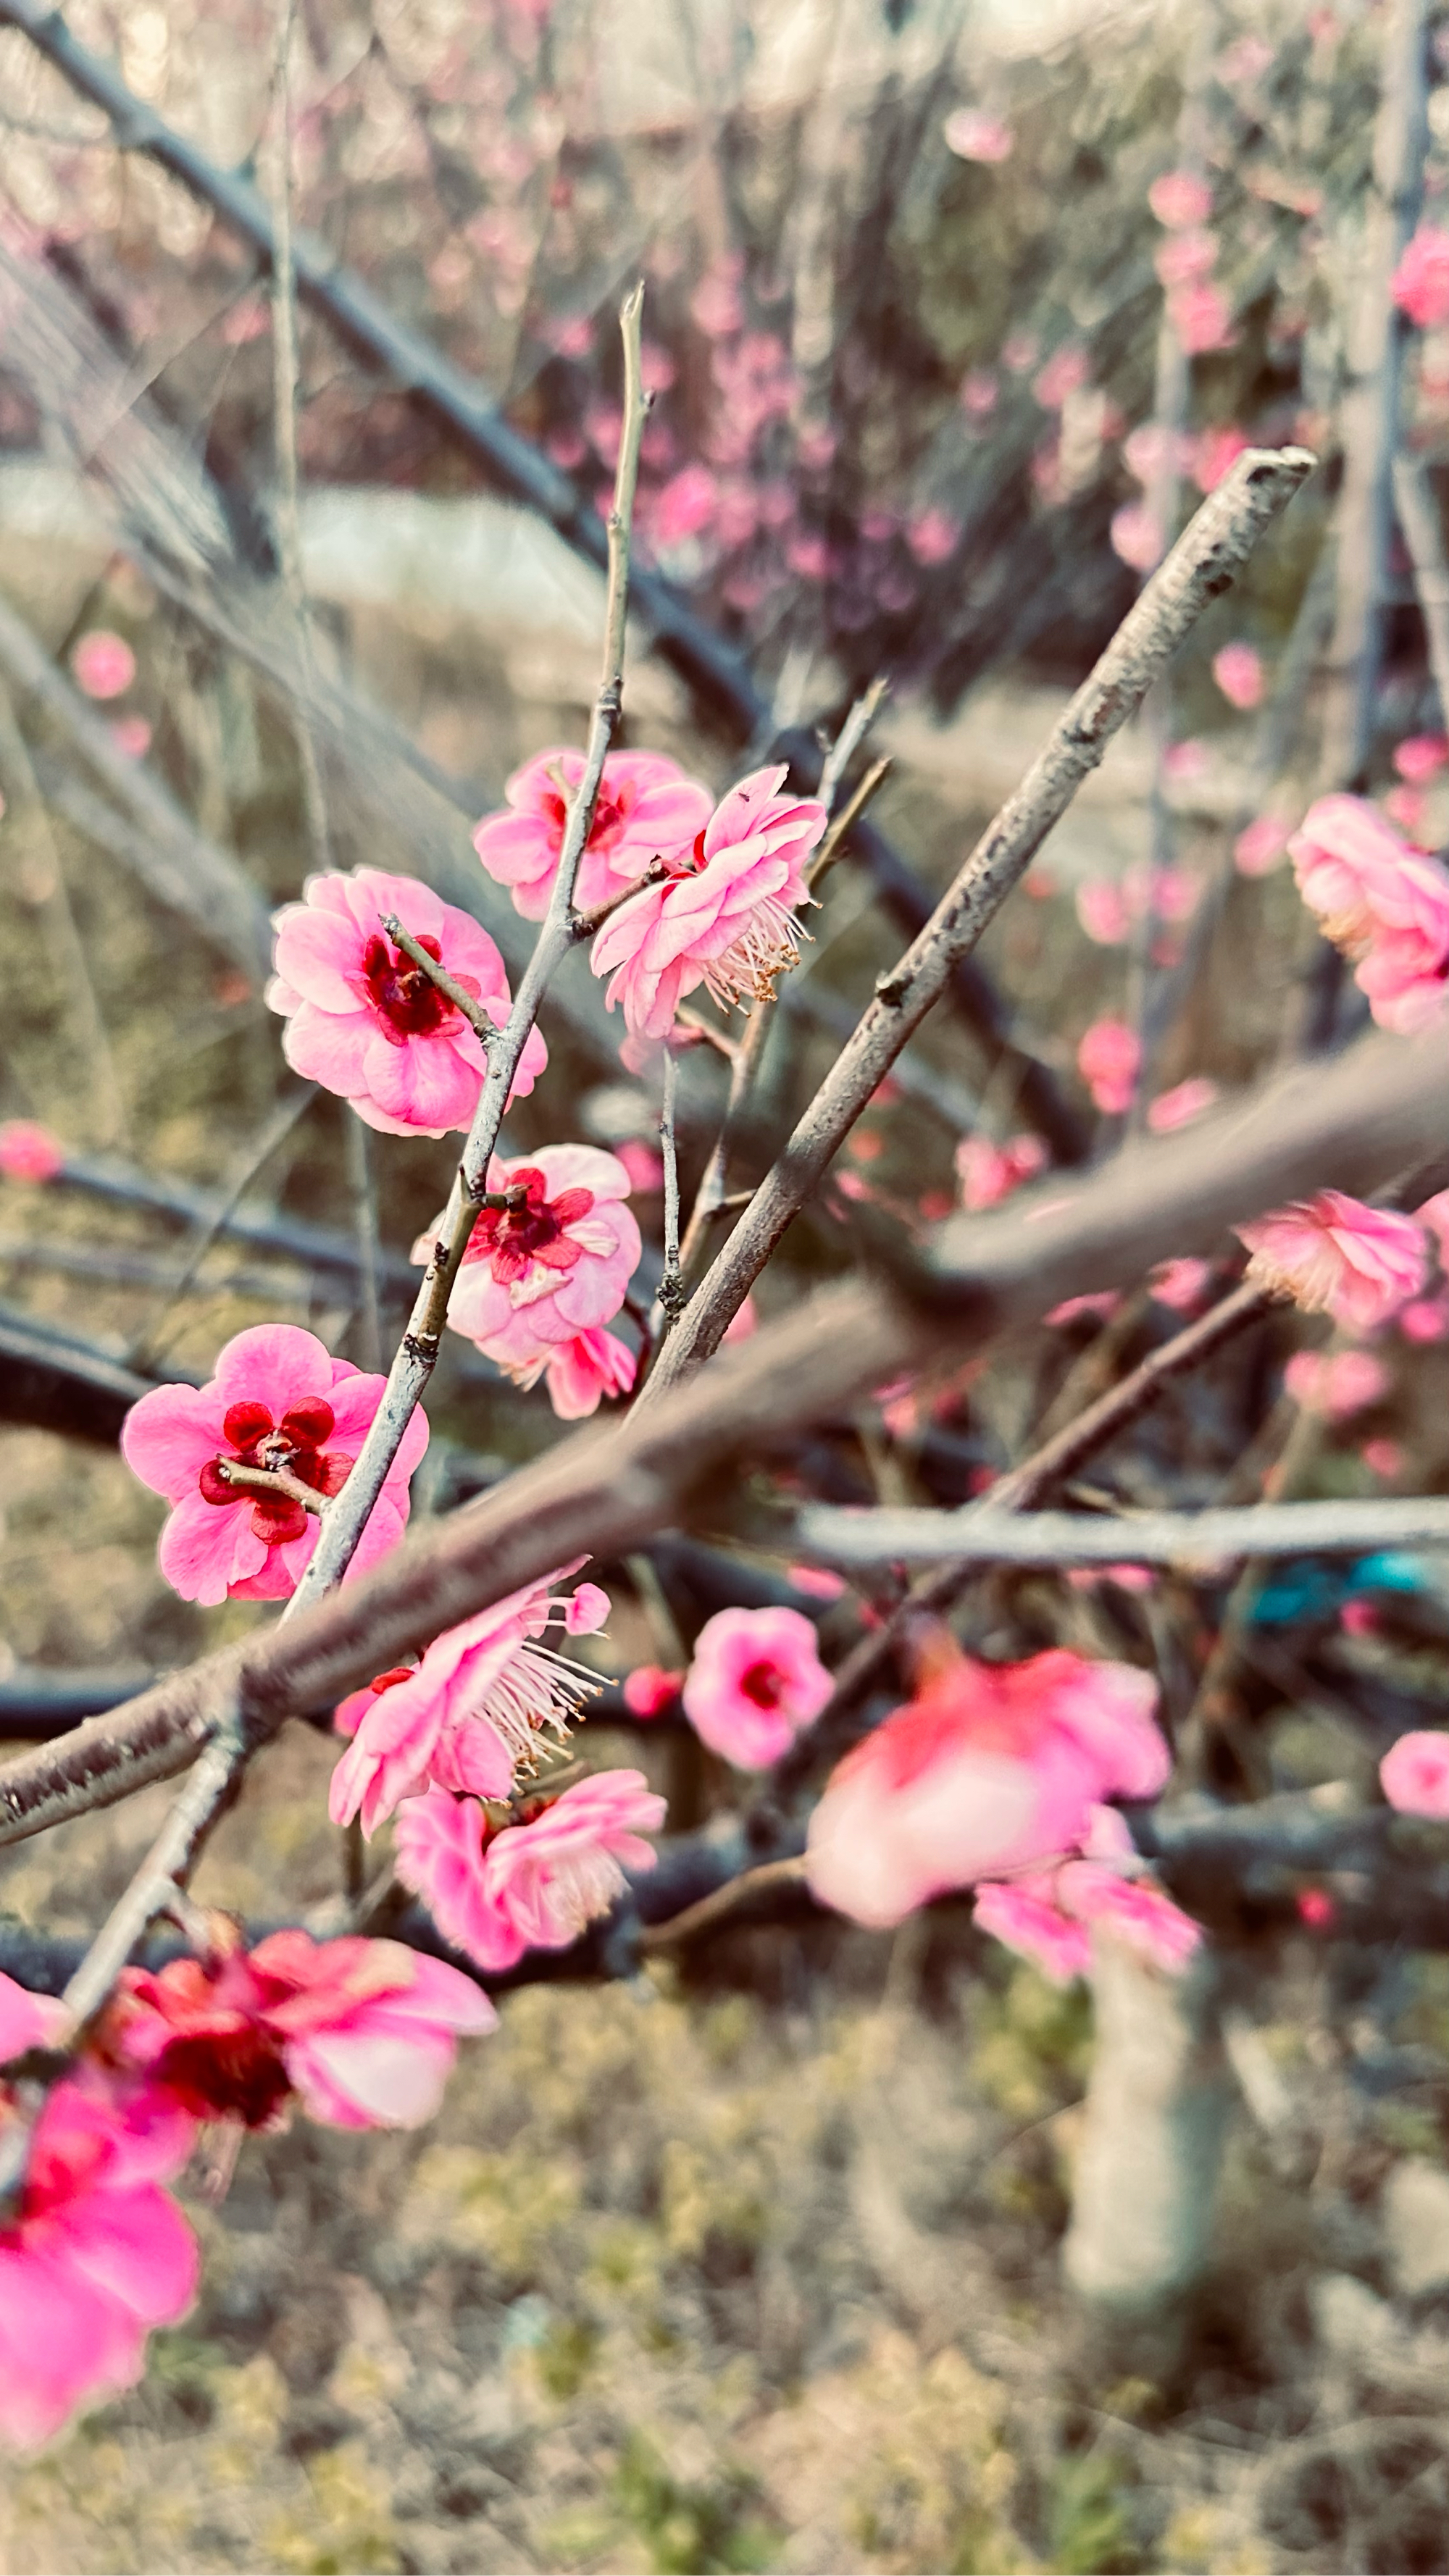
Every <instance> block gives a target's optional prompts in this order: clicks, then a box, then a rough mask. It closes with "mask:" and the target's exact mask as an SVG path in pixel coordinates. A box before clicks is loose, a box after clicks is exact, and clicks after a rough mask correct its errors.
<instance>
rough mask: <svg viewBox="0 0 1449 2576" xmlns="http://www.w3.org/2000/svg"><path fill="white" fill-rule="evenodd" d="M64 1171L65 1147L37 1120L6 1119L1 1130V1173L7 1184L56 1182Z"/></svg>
mask: <svg viewBox="0 0 1449 2576" xmlns="http://www.w3.org/2000/svg"><path fill="white" fill-rule="evenodd" d="M64 1169H65V1147H64V1146H63V1145H62V1144H61V1143H60V1142H59V1141H58V1139H57V1138H56V1137H54V1136H52V1134H51V1132H50V1129H49V1128H48V1127H42V1126H41V1124H40V1121H39V1120H38V1119H37V1118H7V1119H6V1121H5V1124H4V1125H3V1127H0V1172H3V1173H4V1175H5V1178H6V1179H7V1181H53V1180H54V1179H55V1176H56V1174H57V1172H61V1171H63V1170H64Z"/></svg>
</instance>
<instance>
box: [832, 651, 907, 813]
mask: <svg viewBox="0 0 1449 2576" xmlns="http://www.w3.org/2000/svg"><path fill="white" fill-rule="evenodd" d="M890 687H891V684H890V682H889V680H888V679H886V677H885V676H884V674H882V675H881V676H880V677H879V678H877V679H874V680H872V682H871V684H870V687H869V688H868V689H867V690H866V691H865V692H864V695H863V696H861V697H858V698H857V699H856V701H855V704H854V706H853V707H852V708H851V710H850V713H849V715H848V716H847V717H846V719H845V722H844V724H843V725H842V726H841V728H840V731H839V733H838V734H837V735H836V737H835V740H834V742H833V743H832V744H831V746H830V749H829V750H828V751H827V753H826V755H825V766H824V768H823V769H822V770H821V772H820V785H819V787H818V788H817V789H816V791H815V792H816V794H817V795H818V797H819V799H820V802H821V804H822V805H823V806H824V808H825V811H826V813H827V814H833V813H834V811H835V799H836V796H837V794H838V793H839V790H840V785H841V782H842V780H843V779H844V776H845V773H846V771H847V769H848V768H849V767H850V764H851V762H852V761H853V760H854V758H855V755H856V753H857V752H858V751H859V749H860V746H861V744H862V743H863V742H864V740H865V737H866V735H867V734H868V733H869V731H870V729H871V726H872V725H873V724H874V722H875V720H876V717H877V716H878V715H879V714H880V711H881V708H882V707H883V706H884V704H885V702H886V699H887V698H888V697H889V696H890Z"/></svg>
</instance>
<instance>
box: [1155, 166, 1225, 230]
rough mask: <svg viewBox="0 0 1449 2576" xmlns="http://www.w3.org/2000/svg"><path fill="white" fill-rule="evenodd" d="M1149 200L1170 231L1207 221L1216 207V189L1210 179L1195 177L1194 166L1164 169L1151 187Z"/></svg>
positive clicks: (1162, 222) (1159, 218)
mask: <svg viewBox="0 0 1449 2576" xmlns="http://www.w3.org/2000/svg"><path fill="white" fill-rule="evenodd" d="M1147 202H1148V204H1149V206H1150V207H1151V208H1152V211H1153V213H1154V215H1155V216H1156V217H1157V220H1158V222H1159V223H1160V224H1165V225H1166V226H1167V228H1168V230H1169V231H1170V232H1185V231H1187V230H1188V229H1189V228H1190V227H1191V226H1194V225H1197V224H1205V223H1206V222H1207V219H1208V217H1209V215H1210V214H1211V213H1212V210H1213V192H1212V190H1211V188H1210V187H1209V186H1208V183H1207V181H1206V179H1199V178H1197V177H1195V175H1194V174H1193V172H1192V171H1191V170H1164V172H1163V174H1162V177H1161V178H1160V179H1154V180H1153V182H1152V185H1151V187H1150V188H1149V189H1148V191H1147Z"/></svg>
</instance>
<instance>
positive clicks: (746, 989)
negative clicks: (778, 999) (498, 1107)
mask: <svg viewBox="0 0 1449 2576" xmlns="http://www.w3.org/2000/svg"><path fill="white" fill-rule="evenodd" d="M786 775H787V771H786V767H785V765H784V764H783V763H781V764H780V765H779V766H778V767H775V768H769V769H757V770H754V771H752V772H751V774H750V776H749V777H748V778H745V779H742V780H741V781H740V784H739V785H738V786H737V787H732V788H731V789H730V791H729V793H728V795H727V796H725V797H723V798H722V799H721V801H720V803H719V804H718V805H717V806H716V807H715V810H714V812H713V814H712V815H711V816H710V819H709V821H708V823H707V824H706V825H705V827H704V829H703V830H702V831H701V832H700V833H699V834H698V835H697V837H696V839H695V842H694V846H693V850H692V852H691V854H690V855H689V857H688V859H687V860H684V861H682V862H680V863H679V864H678V865H676V867H675V868H674V869H673V871H672V873H671V874H670V875H669V876H668V877H666V878H665V880H664V882H663V883H662V884H658V885H651V886H645V887H643V888H642V889H641V890H640V892H639V893H638V894H636V895H631V896H630V897H629V899H628V901H627V902H625V903H623V904H621V905H620V907H619V910H618V911H617V912H616V913H614V914H613V916H612V918H611V919H610V920H608V921H606V922H605V924H604V926H603V928H602V929H601V931H600V932H599V935H598V937H597V938H596V940H595V941H594V948H593V961H592V962H593V969H594V973H595V974H596V975H608V974H610V973H611V972H612V981H611V983H610V985H609V988H608V991H607V993H606V995H605V997H604V998H605V1001H606V1003H607V1005H608V1007H609V1009H610V1010H612V1009H613V1007H614V1004H615V1003H616V1002H620V1003H622V1005H623V1011H624V1018H625V1021H626V1023H627V1025H628V1028H629V1031H630V1033H631V1035H633V1036H635V1037H641V1036H646V1037H665V1036H667V1035H668V1032H669V1029H670V1026H671V1024H672V1022H673V1019H674V1013H675V1009H676V1007H677V1005H678V1004H679V1002H680V1001H682V1000H683V998H684V995H685V994H686V993H692V992H693V991H694V989H695V987H696V985H699V984H704V985H705V986H706V987H707V988H708V990H709V991H710V993H711V994H712V995H713V996H714V998H715V1000H716V1001H717V1002H720V1003H722V1004H724V1005H725V1006H728V1005H729V1004H730V1003H732V1002H736V1001H740V1000H742V999H743V998H744V996H745V995H746V994H752V995H754V996H755V997H756V998H757V999H764V998H766V997H767V996H768V994H769V992H770V990H771V985H772V982H773V978H774V976H775V975H776V974H777V973H778V971H779V969H780V968H781V967H782V966H785V965H793V964H794V962H795V959H796V958H797V957H798V955H799V953H800V951H799V940H800V930H799V925H798V923H797V922H796V920H795V918H794V915H795V912H796V910H797V908H798V907H799V906H800V905H801V904H803V903H805V902H807V901H808V900H809V892H808V887H807V884H806V879H805V862H806V860H807V859H808V857H809V855H810V852H811V851H812V850H813V849H814V847H815V845H816V843H817V841H818V840H819V839H820V837H821V834H822V833H823V831H824V829H825V820H826V817H825V808H824V806H823V805H822V804H820V803H819V802H818V800H817V799H816V798H814V797H811V796H801V797H795V796H788V795H782V794H781V793H780V790H781V788H782V787H783V785H784V782H785V778H786Z"/></svg>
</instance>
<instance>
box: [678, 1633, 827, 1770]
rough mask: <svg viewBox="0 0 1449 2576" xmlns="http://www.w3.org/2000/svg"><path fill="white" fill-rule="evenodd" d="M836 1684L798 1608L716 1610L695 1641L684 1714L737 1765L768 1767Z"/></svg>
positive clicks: (710, 1743) (700, 1734)
mask: <svg viewBox="0 0 1449 2576" xmlns="http://www.w3.org/2000/svg"><path fill="white" fill-rule="evenodd" d="M833 1688H834V1684H833V1683H832V1681H831V1678H830V1675H829V1673H828V1672H827V1671H826V1669H825V1666H824V1665H823V1664H822V1662H821V1660H820V1650H819V1648H818V1646H817V1645H816V1642H815V1628H814V1624H813V1622H812V1621H811V1620H809V1619H807V1618H806V1616H805V1614H804V1612H803V1611H802V1610H791V1609H789V1608H788V1607H784V1606H782V1607H780V1608H770V1609H765V1610H717V1611H716V1612H715V1614H714V1617H713V1618H712V1619H707V1620H706V1621H705V1623H704V1626H703V1627H702V1628H701V1630H700V1632H699V1635H698V1637H697V1638H696V1640H695V1647H694V1660H693V1662H692V1663H691V1665H690V1667H689V1671H688V1673H687V1674H686V1675H685V1681H684V1691H683V1699H684V1713H685V1716H686V1717H687V1718H688V1719H689V1722H690V1724H691V1726H692V1727H693V1728H694V1731H695V1733H696V1735H698V1737H699V1738H700V1741H701V1743H704V1744H707V1745H708V1746H709V1748H710V1750H711V1752H712V1753H722V1754H723V1755H724V1758H725V1760H726V1761H727V1762H732V1763H733V1764H734V1765H735V1766H736V1768H737V1769H738V1770H741V1771H766V1770H768V1769H769V1767H770V1765H771V1763H773V1762H778V1761H779V1759H780V1757H781V1755H782V1754H784V1753H788V1751H789V1749H790V1747H791V1745H792V1744H793V1743H794V1741H795V1738H796V1736H797V1735H798V1734H799V1733H800V1732H801V1730H802V1728H804V1727H807V1726H810V1725H811V1724H813V1722H814V1720H815V1719H816V1718H817V1717H818V1716H819V1715H820V1712H821V1710H822V1709H823V1707H824V1706H825V1703H826V1701H827V1700H828V1699H829V1697H830V1694H831V1691H832V1689H833Z"/></svg>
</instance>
